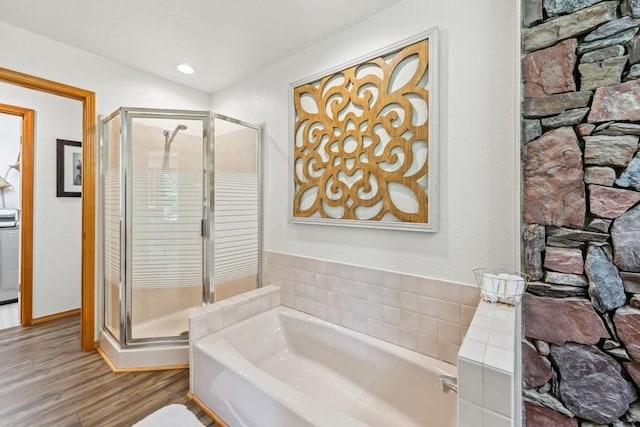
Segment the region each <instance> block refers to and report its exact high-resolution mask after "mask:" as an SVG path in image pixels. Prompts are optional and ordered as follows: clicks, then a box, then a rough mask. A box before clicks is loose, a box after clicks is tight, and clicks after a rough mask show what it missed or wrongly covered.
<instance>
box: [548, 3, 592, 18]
mask: <svg viewBox="0 0 640 427" xmlns="http://www.w3.org/2000/svg"><path fill="white" fill-rule="evenodd" d="M599 1H601V0H544V9H545V10H546V11H547V15H548V16H550V17H553V16H558V15H565V14H567V13H572V12H575V11H576V10H578V9H584V8H585V7H588V6H591V5H592V4H594V3H598V2H599Z"/></svg>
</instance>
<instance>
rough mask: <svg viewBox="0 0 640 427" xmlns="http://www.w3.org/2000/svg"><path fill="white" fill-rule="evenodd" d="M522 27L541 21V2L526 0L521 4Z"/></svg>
mask: <svg viewBox="0 0 640 427" xmlns="http://www.w3.org/2000/svg"><path fill="white" fill-rule="evenodd" d="M523 6H524V7H523V10H522V25H523V26H524V27H530V26H531V24H533V23H535V22H538V21H542V0H527V1H526V2H524V3H523Z"/></svg>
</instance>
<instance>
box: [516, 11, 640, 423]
mask: <svg viewBox="0 0 640 427" xmlns="http://www.w3.org/2000/svg"><path fill="white" fill-rule="evenodd" d="M523 7H524V13H523V18H524V19H523V25H524V27H525V28H524V29H523V48H524V55H523V59H522V69H523V79H524V96H525V99H524V102H523V138H522V140H523V147H522V160H523V181H524V185H523V221H524V223H525V228H524V236H523V241H524V264H525V271H526V273H527V274H528V275H529V276H530V277H531V279H532V283H531V284H530V285H529V287H528V290H527V295H526V296H525V298H524V302H523V311H524V324H525V326H524V336H525V339H524V340H523V343H522V355H523V390H524V392H523V394H524V396H523V398H524V401H525V403H524V408H525V416H526V420H527V422H526V425H527V426H547V425H548V426H579V425H580V426H594V425H615V426H626V425H635V423H640V401H639V400H638V397H639V395H640V392H639V390H640V150H639V147H638V143H639V139H640V34H638V30H639V29H640V0H618V1H598V0H526V1H524V2H523Z"/></svg>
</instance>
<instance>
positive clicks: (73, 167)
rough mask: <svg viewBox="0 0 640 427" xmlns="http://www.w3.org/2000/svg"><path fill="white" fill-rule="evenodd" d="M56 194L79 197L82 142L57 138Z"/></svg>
mask: <svg viewBox="0 0 640 427" xmlns="http://www.w3.org/2000/svg"><path fill="white" fill-rule="evenodd" d="M56 142H57V144H58V146H57V155H56V160H57V161H56V164H57V169H56V175H57V176H56V183H57V185H56V195H57V196H58V197H80V195H81V190H82V143H80V142H78V141H67V140H65V139H57V140H56Z"/></svg>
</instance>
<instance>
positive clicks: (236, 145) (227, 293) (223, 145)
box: [211, 114, 262, 301]
mask: <svg viewBox="0 0 640 427" xmlns="http://www.w3.org/2000/svg"><path fill="white" fill-rule="evenodd" d="M213 134H214V138H213V140H214V145H213V158H214V169H213V170H214V185H213V188H214V194H213V197H212V199H213V206H214V209H213V222H214V226H213V227H214V229H213V232H212V236H213V238H212V240H213V276H214V277H213V289H212V292H211V293H212V296H213V301H220V300H223V299H225V298H229V297H232V296H234V295H238V294H241V293H243V292H247V291H250V290H253V289H256V288H257V287H258V286H259V284H260V253H261V247H260V242H261V227H260V217H261V199H260V197H261V193H262V191H261V189H260V185H261V181H260V175H261V171H260V168H261V161H260V159H261V144H260V141H261V128H260V127H256V126H254V125H251V124H248V123H244V122H241V121H239V120H235V119H232V118H229V117H225V116H222V115H218V114H214V120H213Z"/></svg>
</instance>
